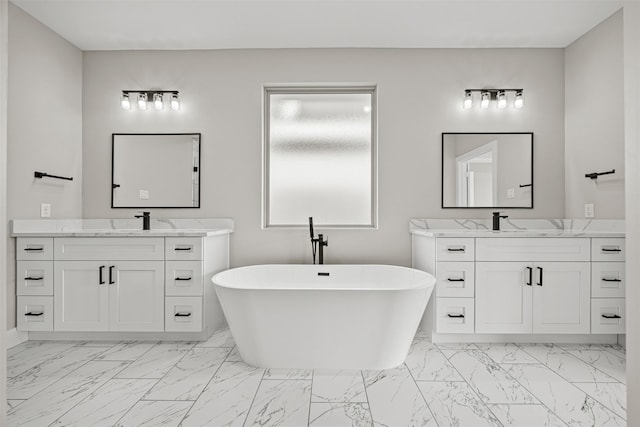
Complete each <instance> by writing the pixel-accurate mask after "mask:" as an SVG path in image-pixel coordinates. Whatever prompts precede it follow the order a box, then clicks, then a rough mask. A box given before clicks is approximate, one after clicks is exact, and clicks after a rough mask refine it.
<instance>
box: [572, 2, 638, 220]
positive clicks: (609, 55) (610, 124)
mask: <svg viewBox="0 0 640 427" xmlns="http://www.w3.org/2000/svg"><path fill="white" fill-rule="evenodd" d="M637 42H638V41H636V43H637ZM565 91H566V92H565V104H566V107H565V132H566V133H565V135H566V137H565V186H566V188H565V194H566V200H565V216H566V218H584V204H585V203H593V204H594V208H595V217H596V218H624V79H623V43H622V11H619V12H617V13H615V14H614V15H612V16H611V17H609V19H607V20H605V21H604V22H602V23H601V24H599V25H598V26H597V27H595V28H594V29H593V30H591V31H589V32H588V33H586V34H585V35H584V36H582V37H581V38H579V39H578V40H577V41H575V42H574V43H572V44H571V45H570V46H568V47H567V48H566V49H565ZM611 169H615V170H616V173H615V174H614V175H606V176H603V177H602V178H598V180H596V181H592V180H590V179H587V178H585V177H584V175H585V173H591V172H604V171H608V170H611Z"/></svg>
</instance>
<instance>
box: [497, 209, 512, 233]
mask: <svg viewBox="0 0 640 427" xmlns="http://www.w3.org/2000/svg"><path fill="white" fill-rule="evenodd" d="M500 218H509V217H508V216H507V215H500V212H494V213H493V231H500Z"/></svg>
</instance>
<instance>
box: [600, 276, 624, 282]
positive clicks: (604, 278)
mask: <svg viewBox="0 0 640 427" xmlns="http://www.w3.org/2000/svg"><path fill="white" fill-rule="evenodd" d="M602 281H603V282H622V280H620V279H608V278H606V277H603V278H602Z"/></svg>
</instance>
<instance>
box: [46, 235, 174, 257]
mask: <svg viewBox="0 0 640 427" xmlns="http://www.w3.org/2000/svg"><path fill="white" fill-rule="evenodd" d="M53 246H54V255H55V259H56V260H79V261H99V260H109V261H119V260H123V261H128V260H131V261H153V260H164V239H163V238H162V237H60V238H56V239H55V241H54V245H53Z"/></svg>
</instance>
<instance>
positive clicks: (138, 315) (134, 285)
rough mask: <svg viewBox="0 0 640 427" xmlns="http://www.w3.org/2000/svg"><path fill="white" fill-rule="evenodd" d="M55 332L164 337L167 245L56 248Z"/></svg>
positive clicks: (62, 242)
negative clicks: (120, 333)
mask: <svg viewBox="0 0 640 427" xmlns="http://www.w3.org/2000/svg"><path fill="white" fill-rule="evenodd" d="M54 254H55V257H56V262H55V265H54V329H55V330H56V331H141V332H142V331H144V332H162V331H164V307H163V303H164V239H163V238H162V237H152V238H119V237H85V238H82V237H73V238H59V239H55V242H54Z"/></svg>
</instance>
